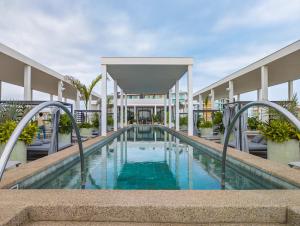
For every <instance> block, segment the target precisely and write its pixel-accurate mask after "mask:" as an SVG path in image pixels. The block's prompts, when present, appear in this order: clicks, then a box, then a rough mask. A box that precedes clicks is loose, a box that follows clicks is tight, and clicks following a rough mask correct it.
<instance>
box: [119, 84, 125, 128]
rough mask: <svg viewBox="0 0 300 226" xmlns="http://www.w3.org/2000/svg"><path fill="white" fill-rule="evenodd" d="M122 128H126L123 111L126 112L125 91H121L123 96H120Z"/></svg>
mask: <svg viewBox="0 0 300 226" xmlns="http://www.w3.org/2000/svg"><path fill="white" fill-rule="evenodd" d="M120 95H121V96H120V102H121V103H120V127H121V128H123V127H124V115H123V111H124V98H123V95H124V93H123V90H122V89H121V94H120Z"/></svg>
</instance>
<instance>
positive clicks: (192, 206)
mask: <svg viewBox="0 0 300 226" xmlns="http://www.w3.org/2000/svg"><path fill="white" fill-rule="evenodd" d="M112 134H113V133H110V134H108V136H110V135H112ZM181 134H182V135H184V136H187V135H186V134H185V133H182V132H181ZM189 138H191V139H193V140H194V141H196V142H199V143H200V144H202V145H206V146H209V147H210V148H213V149H215V150H218V151H220V152H221V151H222V145H220V144H217V143H214V142H211V141H207V140H204V139H201V138H198V137H189ZM103 139H104V137H97V138H94V139H90V140H88V141H86V142H84V143H83V145H84V147H85V148H87V147H90V146H92V145H94V144H96V143H97V142H99V141H101V140H103ZM74 155H78V146H77V145H74V146H72V147H69V148H67V149H65V150H63V151H61V152H58V153H55V154H53V155H50V156H47V157H44V158H42V159H39V160H36V161H33V162H30V163H28V164H24V165H22V166H20V167H18V168H15V169H10V170H8V171H6V172H5V174H4V177H3V180H2V181H1V183H0V187H1V188H9V187H11V186H12V185H14V184H16V182H17V181H20V180H24V179H26V178H28V177H31V176H33V175H34V174H36V173H37V172H40V171H43V170H45V169H47V168H48V167H49V166H52V165H53V164H56V163H57V162H60V161H63V160H65V159H67V158H69V157H70V156H74ZM228 155H229V156H231V157H233V158H236V159H238V160H239V161H243V162H245V163H247V164H252V165H254V166H256V167H258V168H263V169H264V170H266V171H268V172H270V174H273V175H276V176H279V177H284V178H286V179H288V180H290V181H292V182H294V183H299V184H300V173H299V171H298V170H294V169H290V168H289V167H287V166H284V165H281V164H276V163H274V162H271V161H269V160H265V159H261V158H259V157H256V156H252V155H249V154H247V153H243V152H240V151H237V150H235V149H229V150H228ZM0 211H1V212H0V225H20V224H24V225H36V226H37V225H127V224H129V223H135V224H134V225H174V223H178V225H182V224H184V225H186V224H191V225H208V224H209V225H220V226H221V225H227V226H229V225H232V226H233V225H234V226H237V225H245V226H247V225H252V226H258V225H300V190H253V191H228V190H227V191H196V190H185V191H166V190H164V191H150V190H144V191H141V190H139V191H125V190H33V189H31V190H8V189H2V190H0ZM108 222H110V224H108ZM139 222H140V223H143V224H138V223H139ZM145 223H146V224H145Z"/></svg>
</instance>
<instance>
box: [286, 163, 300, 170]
mask: <svg viewBox="0 0 300 226" xmlns="http://www.w3.org/2000/svg"><path fill="white" fill-rule="evenodd" d="M288 165H289V166H290V167H291V168H299V169H300V162H290V163H289V164H288Z"/></svg>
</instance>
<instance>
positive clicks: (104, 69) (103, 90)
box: [101, 64, 107, 136]
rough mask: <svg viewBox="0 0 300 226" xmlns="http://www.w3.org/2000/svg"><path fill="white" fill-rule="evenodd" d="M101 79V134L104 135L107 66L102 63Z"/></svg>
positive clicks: (105, 131)
mask: <svg viewBox="0 0 300 226" xmlns="http://www.w3.org/2000/svg"><path fill="white" fill-rule="evenodd" d="M101 71H102V81H101V98H102V101H101V136H106V133H107V124H106V123H107V121H106V117H107V112H106V111H107V67H106V65H105V64H102V69H101Z"/></svg>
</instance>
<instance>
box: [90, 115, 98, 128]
mask: <svg viewBox="0 0 300 226" xmlns="http://www.w3.org/2000/svg"><path fill="white" fill-rule="evenodd" d="M92 125H93V127H94V128H99V114H98V113H94V114H93V116H92Z"/></svg>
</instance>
